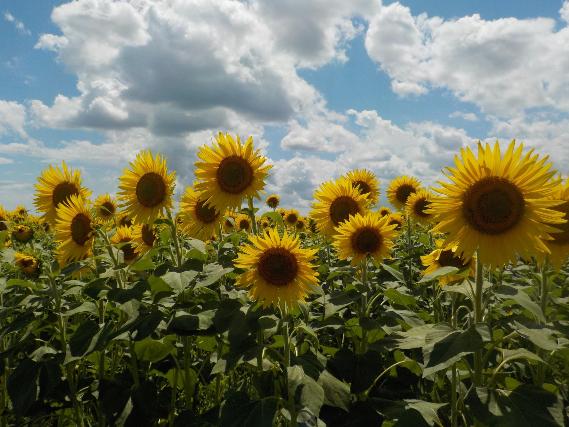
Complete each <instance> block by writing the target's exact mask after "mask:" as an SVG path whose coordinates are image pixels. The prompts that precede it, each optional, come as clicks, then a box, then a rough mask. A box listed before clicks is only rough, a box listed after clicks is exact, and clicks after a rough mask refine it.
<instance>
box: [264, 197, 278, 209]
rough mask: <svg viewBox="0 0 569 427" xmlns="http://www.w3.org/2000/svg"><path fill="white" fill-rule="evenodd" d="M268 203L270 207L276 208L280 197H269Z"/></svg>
mask: <svg viewBox="0 0 569 427" xmlns="http://www.w3.org/2000/svg"><path fill="white" fill-rule="evenodd" d="M267 205H269V207H270V208H276V207H277V206H278V205H279V199H278V198H276V197H269V198H268V199H267Z"/></svg>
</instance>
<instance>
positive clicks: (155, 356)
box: [134, 338, 174, 363]
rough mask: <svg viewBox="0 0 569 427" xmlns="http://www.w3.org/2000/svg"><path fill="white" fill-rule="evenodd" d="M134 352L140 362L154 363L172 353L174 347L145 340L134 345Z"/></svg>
mask: <svg viewBox="0 0 569 427" xmlns="http://www.w3.org/2000/svg"><path fill="white" fill-rule="evenodd" d="M134 351H135V353H136V357H138V358H139V359H140V360H142V361H144V362H151V363H156V362H158V361H160V360H162V359H164V358H165V357H166V356H168V355H169V354H170V353H171V352H173V351H174V346H173V345H172V343H171V342H164V341H163V340H153V339H151V338H145V339H143V340H142V341H137V342H135V343H134Z"/></svg>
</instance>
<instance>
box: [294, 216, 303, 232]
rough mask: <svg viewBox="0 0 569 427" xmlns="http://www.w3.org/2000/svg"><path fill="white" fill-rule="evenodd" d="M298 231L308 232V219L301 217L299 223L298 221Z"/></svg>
mask: <svg viewBox="0 0 569 427" xmlns="http://www.w3.org/2000/svg"><path fill="white" fill-rule="evenodd" d="M295 227H296V230H297V231H304V230H306V218H303V217H300V218H298V221H296V225H295Z"/></svg>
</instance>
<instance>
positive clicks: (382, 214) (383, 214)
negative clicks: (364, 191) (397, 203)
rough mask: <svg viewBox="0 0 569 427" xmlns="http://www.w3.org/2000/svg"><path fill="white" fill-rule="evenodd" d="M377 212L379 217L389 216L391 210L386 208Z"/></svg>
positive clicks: (381, 208) (383, 207)
mask: <svg viewBox="0 0 569 427" xmlns="http://www.w3.org/2000/svg"><path fill="white" fill-rule="evenodd" d="M378 212H379V215H380V216H387V215H391V209H389V208H388V207H387V206H382V207H380V208H379V211H378Z"/></svg>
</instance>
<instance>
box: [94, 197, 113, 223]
mask: <svg viewBox="0 0 569 427" xmlns="http://www.w3.org/2000/svg"><path fill="white" fill-rule="evenodd" d="M116 212H117V204H116V202H115V201H114V200H113V198H112V197H111V196H110V194H101V195H100V196H99V197H97V199H96V200H95V214H96V216H97V218H99V219H100V220H101V221H103V222H109V221H112V219H113V218H114V217H115V213H116Z"/></svg>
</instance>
